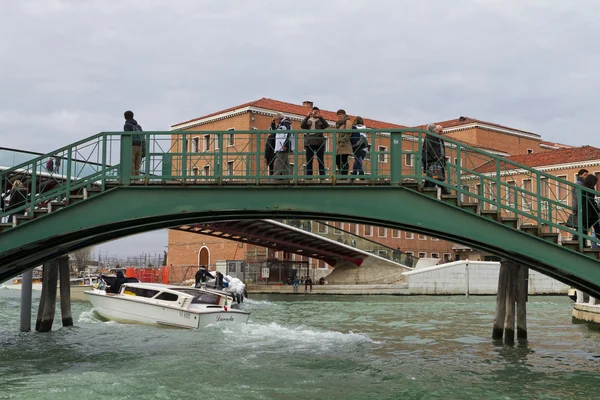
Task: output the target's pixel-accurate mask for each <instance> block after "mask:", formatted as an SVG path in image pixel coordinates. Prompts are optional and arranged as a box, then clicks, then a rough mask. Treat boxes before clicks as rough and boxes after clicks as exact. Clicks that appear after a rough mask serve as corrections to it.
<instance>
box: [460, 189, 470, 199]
mask: <svg viewBox="0 0 600 400" xmlns="http://www.w3.org/2000/svg"><path fill="white" fill-rule="evenodd" d="M470 191H471V189H470V187H469V185H462V193H461V195H460V201H461V202H462V203H470V202H471V196H469V193H470Z"/></svg>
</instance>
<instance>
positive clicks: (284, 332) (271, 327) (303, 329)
mask: <svg viewBox="0 0 600 400" xmlns="http://www.w3.org/2000/svg"><path fill="white" fill-rule="evenodd" d="M213 328H216V329H221V330H222V333H223V335H224V338H225V340H226V341H228V342H230V343H229V344H230V345H232V346H243V347H253V348H256V349H259V348H265V347H270V346H275V347H281V346H285V347H286V349H288V350H290V351H294V350H296V351H311V350H314V351H323V350H331V349H336V348H339V347H344V346H348V345H350V346H352V345H360V344H364V343H371V344H377V343H378V342H376V341H374V340H372V339H371V338H369V337H368V336H367V335H364V334H361V333H354V332H352V331H350V332H348V333H343V332H336V331H327V330H319V329H317V328H312V327H307V326H297V327H286V326H282V325H280V324H278V323H276V322H271V323H269V324H261V323H249V324H247V325H238V326H226V327H225V326H219V327H217V326H214V327H213ZM240 338H243V339H242V340H240Z"/></svg>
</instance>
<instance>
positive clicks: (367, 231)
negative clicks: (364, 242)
mask: <svg viewBox="0 0 600 400" xmlns="http://www.w3.org/2000/svg"><path fill="white" fill-rule="evenodd" d="M364 232H365V236H373V227H372V226H371V225H365V231H364Z"/></svg>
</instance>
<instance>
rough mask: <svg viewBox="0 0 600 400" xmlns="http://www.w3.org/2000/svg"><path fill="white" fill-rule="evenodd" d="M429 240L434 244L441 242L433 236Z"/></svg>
mask: <svg viewBox="0 0 600 400" xmlns="http://www.w3.org/2000/svg"><path fill="white" fill-rule="evenodd" d="M429 238H430V239H431V241H432V242H439V241H440V239H438V238H435V237H433V236H430V237H429Z"/></svg>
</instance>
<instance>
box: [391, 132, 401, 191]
mask: <svg viewBox="0 0 600 400" xmlns="http://www.w3.org/2000/svg"><path fill="white" fill-rule="evenodd" d="M390 136H391V149H390V163H391V171H390V184H391V185H400V184H402V132H391V135H390Z"/></svg>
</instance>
